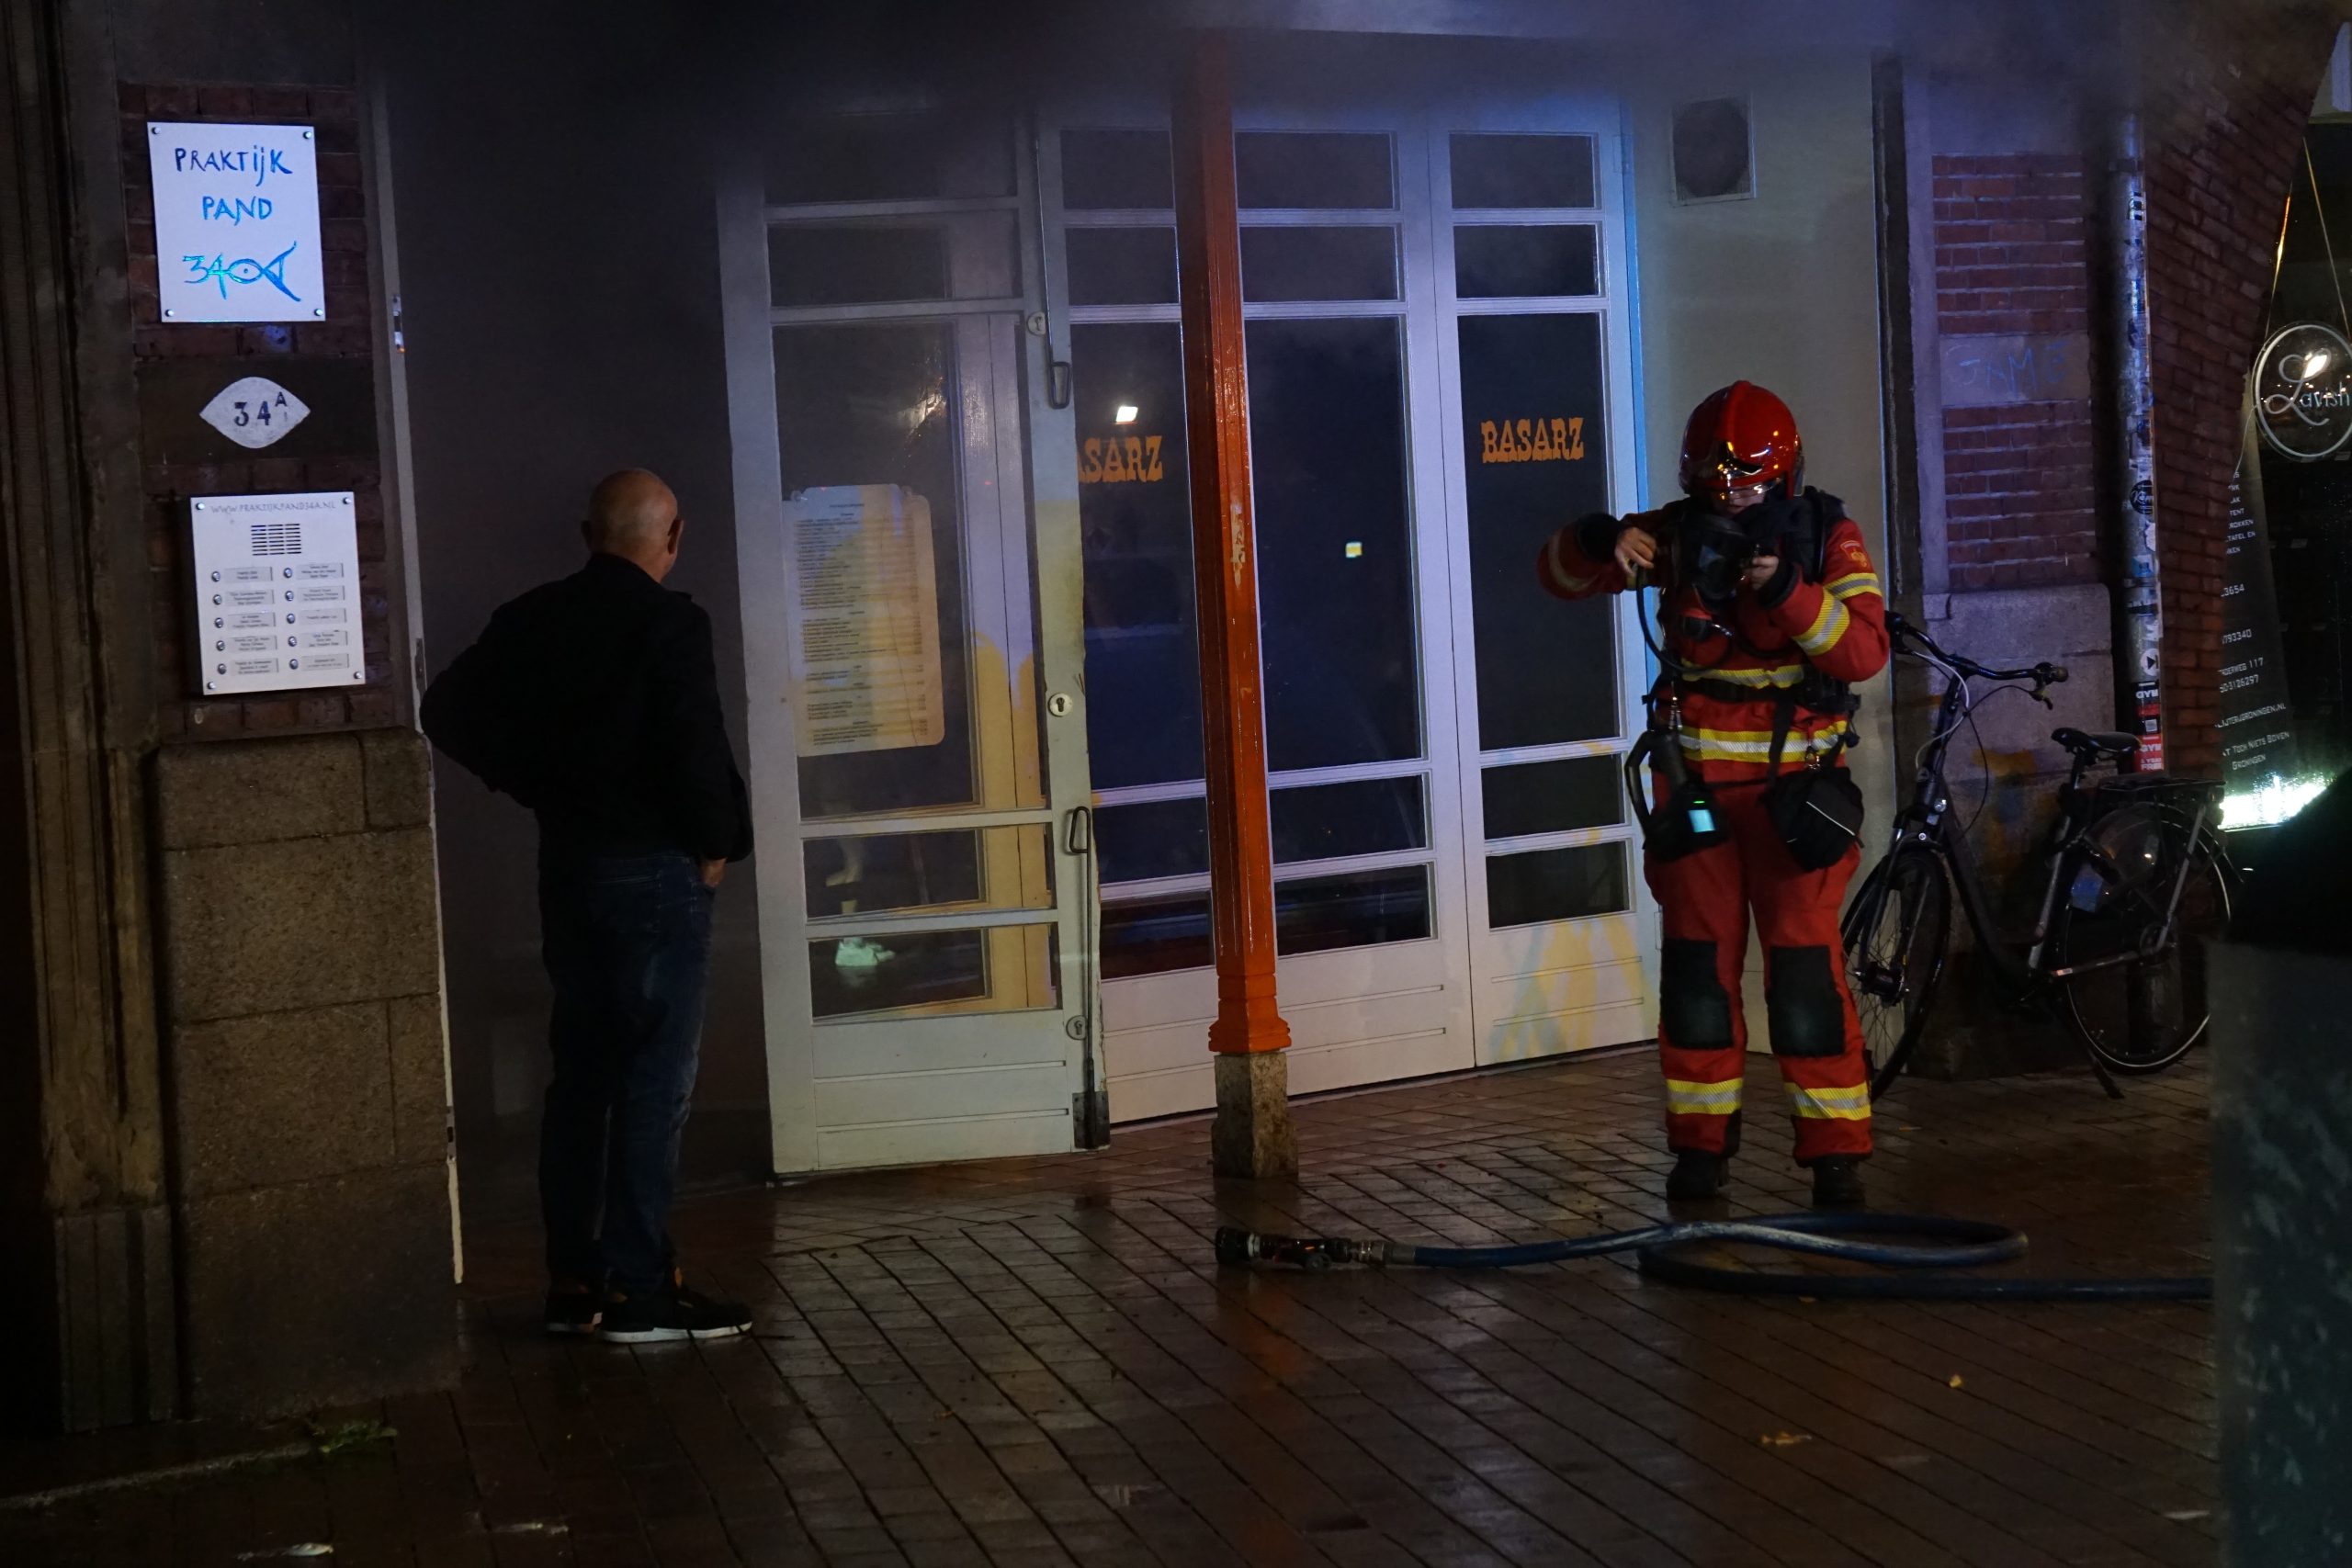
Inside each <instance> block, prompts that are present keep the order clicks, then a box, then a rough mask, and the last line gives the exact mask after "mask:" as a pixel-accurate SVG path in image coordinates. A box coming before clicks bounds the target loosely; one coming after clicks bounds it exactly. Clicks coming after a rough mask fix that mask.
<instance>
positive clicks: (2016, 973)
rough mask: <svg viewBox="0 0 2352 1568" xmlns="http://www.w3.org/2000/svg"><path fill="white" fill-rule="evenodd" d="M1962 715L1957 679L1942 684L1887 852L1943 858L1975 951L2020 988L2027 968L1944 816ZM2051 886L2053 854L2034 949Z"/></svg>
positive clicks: (2045, 922)
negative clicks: (1947, 760)
mask: <svg viewBox="0 0 2352 1568" xmlns="http://www.w3.org/2000/svg"><path fill="white" fill-rule="evenodd" d="M1965 714H1966V708H1965V706H1964V705H1963V704H1962V688H1961V683H1960V682H1958V681H1953V682H1951V683H1950V684H1948V685H1946V686H1945V687H1944V695H1943V702H1942V704H1941V705H1940V707H1939V710H1938V712H1937V715H1936V728H1935V738H1934V739H1931V740H1930V741H1929V742H1928V747H1927V750H1925V751H1924V752H1923V753H1922V754H1921V756H1920V759H1919V769H1918V772H1917V773H1916V774H1915V775H1914V777H1913V779H1912V784H1911V800H1910V803H1909V804H1908V805H1906V806H1905V807H1904V808H1903V811H1902V813H1901V815H1899V816H1898V817H1897V818H1895V824H1894V840H1893V841H1892V842H1891V843H1889V844H1888V846H1887V855H1888V858H1890V859H1892V858H1893V856H1894V852H1895V851H1897V850H1899V849H1901V848H1902V847H1903V845H1904V844H1905V842H1906V841H1909V842H1917V843H1918V844H1919V845H1920V846H1922V847H1923V848H1925V849H1926V850H1928V852H1930V853H1931V854H1934V855H1936V856H1938V857H1939V859H1941V860H1942V861H1943V863H1944V869H1945V870H1946V871H1947V872H1949V873H1950V874H1951V884H1952V887H1953V889H1954V890H1955V891H1956V892H1957V893H1958V894H1959V896H1960V908H1961V912H1962V914H1963V915H1965V916H1966V917H1967V919H1968V925H1969V929H1970V930H1971V931H1974V932H1975V933H1976V947H1977V951H1978V952H1979V953H1983V954H1984V955H1985V958H1986V960H1987V961H1988V962H1989V963H1991V964H1992V965H1993V968H1994V971H1995V972H1996V974H1997V975H1998V976H2000V978H2001V981H2002V983H2003V984H2004V985H2006V986H2007V987H2009V988H2010V989H2012V990H2014V991H2019V992H2022V991H2024V990H2025V989H2026V988H2027V987H2030V985H2031V984H2032V982H2033V974H2032V970H2031V969H2030V967H2029V965H2028V964H2025V963H2021V962H2019V960H2018V955H2017V953H2015V952H2013V951H2012V950H2011V948H2010V946H2009V944H2008V943H2007V942H2005V941H2003V940H2002V937H2001V934H2000V931H1999V930H1998V927H1997V925H1996V922H1995V920H1994V918H1993V906H1992V901H1991V900H1990V899H1989V898H1987V897H1985V885H1984V883H1983V881H1982V880H1981V879H1980V878H1979V877H1978V876H1977V874H1976V861H1975V857H1974V856H1973V855H1972V854H1971V853H1970V852H1969V850H1968V840H1966V839H1964V838H1962V836H1961V835H1960V834H1958V833H1955V832H1953V831H1952V830H1951V824H1950V822H1949V820H1948V818H1949V816H1950V813H1951V788H1950V786H1949V785H1947V784H1945V782H1944V753H1945V752H1946V751H1947V750H1950V749H1951V740H1952V736H1953V734H1954V732H1955V731H1956V730H1957V729H1958V728H1959V724H1960V720H1961V719H1962V717H1963V716H1965ZM2052 848H2053V850H2055V849H2056V848H2058V846H2055V845H2053V846H2052ZM2057 886H2058V857H2057V855H2055V854H2054V853H2053V855H2052V863H2051V878H2050V888H2049V891H2048V893H2047V895H2045V897H2043V899H2042V919H2041V923H2040V930H2038V931H2037V932H2036V934H2035V939H2034V949H2033V950H2034V951H2035V952H2037V953H2038V952H2039V951H2040V948H2041V940H2042V938H2043V937H2045V936H2046V935H2047V934H2048V928H2049V920H2050V917H2051V915H2052V913H2053V912H2054V911H2055V910H2056V908H2057V904H2056V901H2055V898H2056V893H2057Z"/></svg>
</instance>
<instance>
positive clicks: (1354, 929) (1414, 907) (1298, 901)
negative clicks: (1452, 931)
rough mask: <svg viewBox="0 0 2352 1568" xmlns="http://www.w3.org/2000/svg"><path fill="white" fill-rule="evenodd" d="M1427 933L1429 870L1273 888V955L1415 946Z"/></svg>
mask: <svg viewBox="0 0 2352 1568" xmlns="http://www.w3.org/2000/svg"><path fill="white" fill-rule="evenodd" d="M1430 929H1431V928H1430V868H1429V867H1427V866H1425V865H1408V866H1400V867H1398V868H1397V869H1396V870H1394V871H1355V872H1349V873H1348V874H1345V875H1342V876H1314V877H1305V878H1302V879H1300V880H1299V881H1296V882H1278V883H1276V884H1274V950H1275V951H1276V952H1277V953H1327V952H1329V951H1330V950H1331V949H1333V948H1339V947H1370V946H1372V945H1374V943H1376V942H1418V941H1420V940H1422V939H1423V938H1425V937H1427V936H1428V935H1429V934H1430Z"/></svg>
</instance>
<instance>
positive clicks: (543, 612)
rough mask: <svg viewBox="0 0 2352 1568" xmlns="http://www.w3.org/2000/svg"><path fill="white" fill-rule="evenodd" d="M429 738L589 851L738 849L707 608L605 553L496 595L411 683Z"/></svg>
mask: <svg viewBox="0 0 2352 1568" xmlns="http://www.w3.org/2000/svg"><path fill="white" fill-rule="evenodd" d="M420 717H421V718H422V720H423V722H424V733H425V734H426V735H427V736H428V737H430V738H431V739H432V741H433V743H434V745H435V746H437V747H439V748H440V749H441V750H443V751H444V752H446V753H447V754H448V755H449V756H450V757H451V758H453V759H455V760H456V761H458V763H459V764H461V765H462V766H463V767H464V768H465V769H466V770H467V771H468V772H469V773H473V774H475V775H476V776H477V777H479V778H480V779H481V781H482V782H483V783H484V784H488V785H490V787H491V788H492V789H494V790H497V791H499V792H501V793H502V794H504V795H512V796H514V797H515V799H516V800H518V801H520V802H522V803H523V804H524V805H525V806H527V807H530V808H531V809H532V810H533V811H534V812H536V813H537V815H538V818H539V828H540V833H541V838H542V840H543V841H545V842H547V843H548V844H560V845H561V846H563V847H565V848H569V849H573V850H577V851H582V852H591V853H599V852H601V853H616V854H641V853H650V852H661V851H665V850H683V851H684V852H686V853H688V854H691V855H693V856H694V857H695V859H697V860H730V861H731V860H741V859H742V858H743V857H744V856H745V855H748V854H750V853H751V852H752V813H751V804H750V801H749V799H748V797H747V796H746V795H745V793H744V789H743V777H742V774H741V773H738V772H737V771H736V768H735V757H734V753H733V752H732V751H731V750H729V748H728V744H727V728H726V724H725V721H724V720H723V718H722V717H721V716H720V713H719V707H718V671H717V669H716V668H715V666H714V663H713V660H712V657H711V649H710V616H709V615H707V614H705V613H704V611H703V610H702V608H701V607H700V606H699V605H697V604H695V602H694V601H693V600H691V599H689V598H687V597H686V596H685V595H684V593H676V592H671V591H670V590H668V589H666V588H663V587H662V585H661V584H660V583H658V582H655V581H653V579H652V578H650V577H649V576H647V575H646V574H645V573H644V572H643V571H642V570H639V568H638V567H636V566H635V565H633V564H631V563H630V562H628V561H626V560H623V559H621V558H619V557H617V556H605V555H596V556H591V557H589V558H588V564H587V565H586V566H584V567H582V569H581V570H578V571H576V572H574V573H573V574H572V575H571V576H570V577H567V578H564V579H563V580H562V581H558V582H550V583H548V584H547V585H546V586H545V587H542V588H535V589H533V590H532V591H531V592H528V593H526V594H524V595H523V596H522V597H521V598H519V599H516V600H514V601H512V602H511V603H509V604H503V605H502V606H500V607H499V610H498V612H497V613H496V614H495V615H492V616H491V618H490V626H489V628H488V629H487V630H485V631H484V632H483V633H482V635H481V641H479V642H477V643H475V644H474V645H473V646H472V647H471V648H469V649H466V651H465V652H463V653H461V654H459V655H458V659H457V661H456V662H455V663H453V664H451V665H450V666H449V668H448V669H447V670H446V671H442V673H441V677H440V679H438V680H436V681H435V682H433V684H432V687H431V688H430V689H429V690H427V691H426V693H425V694H424V707H423V710H422V712H421V714H420Z"/></svg>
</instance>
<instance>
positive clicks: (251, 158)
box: [147, 121, 327, 322]
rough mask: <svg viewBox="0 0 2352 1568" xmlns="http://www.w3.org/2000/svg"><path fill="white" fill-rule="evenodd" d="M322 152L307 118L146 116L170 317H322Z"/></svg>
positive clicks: (158, 259) (158, 255) (159, 259)
mask: <svg viewBox="0 0 2352 1568" xmlns="http://www.w3.org/2000/svg"><path fill="white" fill-rule="evenodd" d="M318 151H319V144H318V137H317V133H316V132H315V131H313V130H311V127H309V126H307V125H193V124H176V123H165V122H163V121H152V122H150V123H149V125H148V127H147V170H148V175H149V177H150V179H151V181H152V182H153V191H154V198H155V263H156V274H157V276H156V282H157V284H158V286H159V288H160V289H161V292H162V295H163V302H162V310H163V312H164V321H167V322H178V321H322V320H324V319H325V317H326V313H327V310H326V304H327V295H326V276H325V267H324V265H323V264H322V257H321V255H320V252H319V158H318Z"/></svg>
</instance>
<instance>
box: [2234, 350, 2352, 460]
mask: <svg viewBox="0 0 2352 1568" xmlns="http://www.w3.org/2000/svg"><path fill="white" fill-rule="evenodd" d="M2254 422H2255V427H2256V429H2258V430H2260V431H2261V432H2262V439H2263V441H2264V442H2265V443H2266V444H2267V445H2268V446H2269V447H2270V448H2271V450H2273V451H2275V452H2278V453H2279V454H2280V455H2281V456H2283V457H2293V458H2295V459H2297V460H2298V461H2300V462H2305V463H2309V462H2312V461H2315V460H2316V459H2318V458H2321V457H2327V456H2329V455H2330V454H2332V453H2334V452H2335V451H2336V450H2337V449H2338V448H2340V447H2341V446H2343V445H2344V444H2345V443H2346V441H2352V343H2347V342H2346V341H2345V337H2344V334H2343V333H2339V332H2337V331H2336V330H2335V328H2334V327H2330V326H2324V325H2322V324H2321V323H2320V322H2318V321H2299V322H2297V323H2296V324H2295V325H2293V326H2291V327H2287V328H2283V329H2281V330H2280V331H2279V332H2278V333H2274V334H2272V336H2271V339H2270V341H2269V342H2268V343H2266V344H2263V345H2262V352H2261V353H2260V354H2259V355H2256V356H2255V361H2254Z"/></svg>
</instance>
